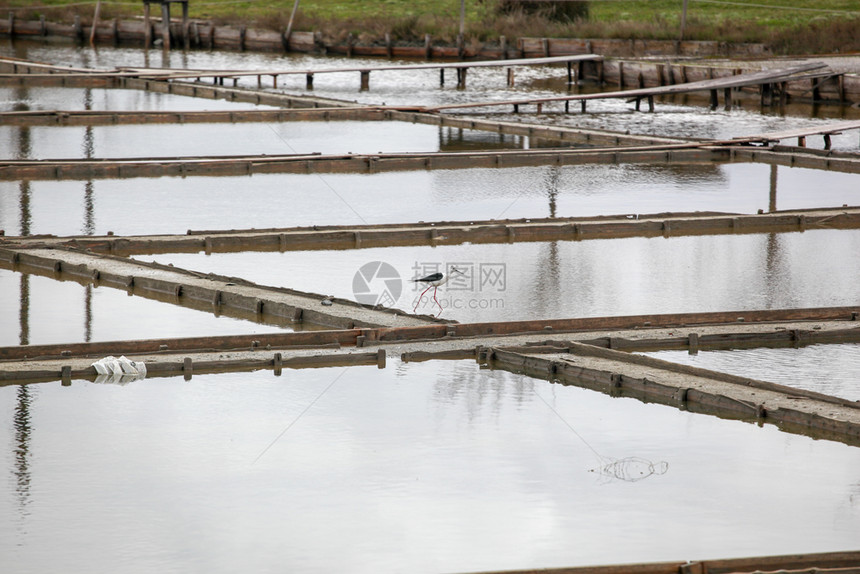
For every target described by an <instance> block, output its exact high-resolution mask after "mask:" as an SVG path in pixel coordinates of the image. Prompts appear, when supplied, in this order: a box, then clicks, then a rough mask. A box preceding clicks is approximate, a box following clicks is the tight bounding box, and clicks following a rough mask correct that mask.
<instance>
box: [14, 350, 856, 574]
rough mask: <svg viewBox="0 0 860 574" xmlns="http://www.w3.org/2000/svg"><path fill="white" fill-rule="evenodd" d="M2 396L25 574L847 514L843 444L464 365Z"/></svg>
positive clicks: (799, 538)
mask: <svg viewBox="0 0 860 574" xmlns="http://www.w3.org/2000/svg"><path fill="white" fill-rule="evenodd" d="M0 411H2V412H5V413H8V416H6V417H4V418H3V419H2V420H4V421H5V422H3V423H2V424H0V437H2V438H0V444H3V445H6V447H5V448H3V449H0V460H2V461H3V466H4V467H5V468H8V469H9V472H8V473H7V475H6V479H5V480H4V481H3V482H0V484H2V488H0V509H2V515H3V516H4V517H6V518H5V519H4V520H3V521H0V533H2V535H0V552H2V554H3V556H4V565H5V566H6V567H7V568H11V569H12V570H14V571H15V572H20V573H22V574H23V573H28V572H44V571H46V570H56V569H62V570H63V571H64V572H84V571H86V572H93V571H122V572H129V573H134V572H151V571H153V570H158V571H160V572H187V571H203V570H205V571H208V572H234V571H236V570H237V569H242V570H253V571H255V572H274V571H278V572H282V571H285V570H289V571H302V572H332V571H346V570H348V571H350V572H400V571H406V570H409V571H416V572H466V571H479V570H487V569H511V568H536V567H549V566H568V565H586V564H600V563H603V564H605V563H625V562H639V561H658V560H678V561H683V560H686V559H704V558H717V557H737V556H747V555H758V554H789V553H796V552H817V551H833V550H843V549H851V548H854V546H855V544H856V533H857V531H858V529H860V485H858V482H857V476H858V473H860V459H858V457H857V456H856V452H855V451H856V449H853V448H850V447H846V446H844V445H841V444H838V443H832V442H828V441H816V440H811V439H809V438H806V437H802V436H794V435H788V434H784V433H781V432H779V431H778V430H776V429H775V428H773V427H771V426H770V425H765V426H764V427H762V428H759V427H757V426H755V425H752V424H745V423H740V422H735V421H724V420H721V419H718V418H714V417H708V416H699V415H692V414H690V413H686V412H682V411H678V410H675V409H672V408H669V407H663V406H659V405H647V404H643V403H640V402H638V401H635V400H632V399H613V398H610V397H608V396H605V395H602V394H599V393H595V392H591V391H586V390H582V389H577V388H573V387H563V386H560V385H550V384H549V383H546V382H544V381H537V380H533V379H528V378H525V377H521V376H516V375H511V374H508V373H504V372H493V371H484V370H478V368H477V366H476V365H475V364H474V363H470V362H465V363H438V362H431V363H422V364H402V363H399V362H397V361H390V362H389V367H388V368H386V369H385V370H383V371H378V370H376V369H375V368H374V367H351V368H337V369H331V368H329V369H311V370H304V371H288V370H285V371H284V374H283V375H282V376H281V377H280V378H278V377H275V376H273V375H272V374H271V372H257V373H242V374H223V375H207V376H196V375H195V376H194V377H193V378H192V379H191V380H190V381H185V380H183V379H181V378H171V379H148V380H145V381H137V382H133V383H130V384H128V385H126V386H115V385H97V384H94V383H89V382H79V381H75V382H73V383H72V384H71V386H68V387H63V386H61V385H60V383H56V384H39V385H29V386H27V387H0ZM627 457H636V458H637V459H641V460H644V461H647V463H645V464H639V465H635V464H634V463H633V461H632V460H628V459H627ZM625 460H626V462H627V463H628V464H627V466H626V467H619V466H618V465H616V466H615V467H614V468H626V473H625V472H619V473H618V474H619V476H620V478H619V477H616V476H615V475H613V474H607V473H602V472H601V469H602V468H604V467H605V466H606V465H609V464H611V463H613V462H614V461H622V462H624V461H625ZM648 463H650V464H652V465H653V467H654V468H656V469H657V470H658V472H657V473H654V474H651V475H648V473H649V472H650V470H649V467H648ZM786 476H790V477H791V480H786ZM739 508H742V509H743V510H744V519H743V520H738V515H737V512H738V509H739ZM691 515H692V516H695V519H694V520H691ZM70 525H74V527H70ZM774 525H779V527H778V528H775V527H774ZM619 539H621V540H624V544H618V540H619Z"/></svg>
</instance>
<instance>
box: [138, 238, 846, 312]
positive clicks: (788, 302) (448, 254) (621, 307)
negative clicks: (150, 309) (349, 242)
mask: <svg viewBox="0 0 860 574" xmlns="http://www.w3.org/2000/svg"><path fill="white" fill-rule="evenodd" d="M858 253H860V231H832V230H830V231H806V232H804V233H782V234H755V235H724V236H698V237H670V238H668V239H666V238H663V237H656V238H628V239H607V240H590V241H558V242H542V243H537V242H536V243H514V244H473V245H470V244H465V245H452V246H439V247H430V246H420V247H416V246H411V247H388V248H374V249H361V250H348V251H313V252H284V253H273V252H268V253H213V254H212V255H204V254H202V253H200V254H159V255H157V256H153V257H142V259H147V260H149V259H154V260H156V261H158V262H159V263H164V264H167V263H171V264H174V265H176V266H178V267H183V268H189V269H194V270H195V271H202V272H215V273H219V274H224V275H230V276H240V277H244V278H246V279H250V280H252V281H254V282H257V283H262V284H266V285H289V286H290V287H293V288H297V289H300V290H303V291H311V292H314V293H325V294H331V295H336V296H338V297H345V298H350V299H354V297H355V296H354V294H353V280H354V278H355V275H356V274H357V272H358V270H359V269H360V268H361V266H362V265H364V264H366V263H368V262H372V261H383V262H386V263H389V264H390V265H392V266H393V267H394V268H395V269H396V270H397V273H398V274H399V276H400V278H401V280H402V283H401V285H402V287H401V295H400V297H399V299H398V300H397V303H396V304H395V305H394V307H396V308H398V309H403V310H405V311H412V309H413V306H414V305H415V304H416V303H418V300H417V297H418V295H419V293H420V291H418V290H417V289H419V287H418V286H417V284H414V283H412V282H410V280H411V279H413V278H416V277H421V276H424V275H429V274H430V273H433V272H436V271H440V270H441V271H446V270H448V269H449V268H450V267H451V266H454V267H457V268H458V269H462V270H464V271H465V272H466V274H465V275H464V276H463V277H462V280H460V279H458V280H456V281H452V282H450V283H449V284H448V285H445V286H443V287H440V288H439V290H438V292H437V300H439V301H440V304H441V305H442V306H443V308H444V309H445V310H444V311H443V313H442V317H444V318H446V319H454V320H457V321H460V322H486V321H512V320H525V319H541V318H544V319H556V318H566V317H587V316H603V315H638V314H650V313H687V312H697V311H701V312H705V311H734V310H746V309H780V308H803V307H827V306H839V305H855V304H856V303H857V302H858V301H860V267H858V266H857V265H852V264H851V263H850V262H852V261H856V257H857V254H858ZM823 277H826V278H827V280H826V281H822V278H823ZM370 287H371V291H374V289H376V290H378V291H379V292H380V293H382V292H383V284H382V283H380V284H378V285H375V284H371V286H370ZM431 295H432V290H431ZM426 297H427V298H429V297H430V295H427V296H426ZM418 311H419V312H422V311H423V312H426V313H438V312H439V308H438V307H435V306H434V304H433V301H432V300H429V299H424V300H422V301H421V302H420V304H419V306H418Z"/></svg>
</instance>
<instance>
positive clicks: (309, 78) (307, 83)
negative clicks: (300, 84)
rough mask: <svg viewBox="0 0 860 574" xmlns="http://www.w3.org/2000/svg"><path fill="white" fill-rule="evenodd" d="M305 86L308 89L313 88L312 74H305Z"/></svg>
mask: <svg viewBox="0 0 860 574" xmlns="http://www.w3.org/2000/svg"><path fill="white" fill-rule="evenodd" d="M305 87H306V88H307V89H309V90H313V89H314V75H313V74H307V75H306V76H305Z"/></svg>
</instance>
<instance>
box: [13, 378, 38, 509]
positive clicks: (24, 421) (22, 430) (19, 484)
mask: <svg viewBox="0 0 860 574" xmlns="http://www.w3.org/2000/svg"><path fill="white" fill-rule="evenodd" d="M34 392H35V391H33V390H31V389H30V387H28V386H27V385H21V386H19V387H18V389H17V393H16V405H15V414H14V416H13V422H12V425H13V427H14V429H15V437H14V444H13V452H14V459H15V465H14V467H13V468H12V474H13V476H14V477H15V494H16V496H17V500H18V512H19V514H20V516H21V518H22V519H23V518H24V517H26V516H27V514H29V510H28V507H29V506H30V503H31V502H32V493H31V491H30V485H31V481H32V476H31V474H32V473H31V467H30V457H31V453H30V442H31V435H32V425H31V416H30V406H31V405H32V403H33V399H34Z"/></svg>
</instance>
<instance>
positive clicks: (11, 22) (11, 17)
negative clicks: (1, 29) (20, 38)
mask: <svg viewBox="0 0 860 574" xmlns="http://www.w3.org/2000/svg"><path fill="white" fill-rule="evenodd" d="M14 37H15V13H14V12H9V39H10V40H11V39H12V38H14Z"/></svg>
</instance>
